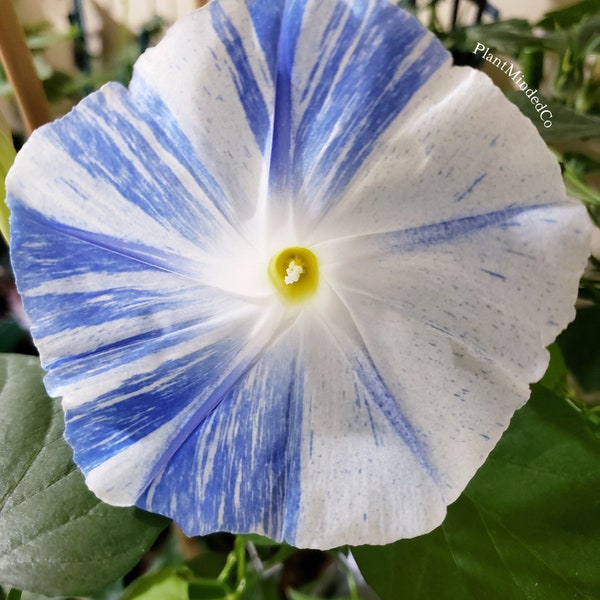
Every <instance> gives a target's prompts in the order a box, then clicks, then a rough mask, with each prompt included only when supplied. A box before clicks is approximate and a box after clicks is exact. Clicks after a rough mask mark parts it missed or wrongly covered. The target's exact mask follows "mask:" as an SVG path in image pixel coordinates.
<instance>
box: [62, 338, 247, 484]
mask: <svg viewBox="0 0 600 600" xmlns="http://www.w3.org/2000/svg"><path fill="white" fill-rule="evenodd" d="M196 336H197V333H196V332H195V331H194V330H193V329H187V330H184V331H181V332H179V333H178V335H177V337H176V339H173V336H165V337H164V338H163V339H162V340H160V342H162V344H163V346H164V345H168V346H170V347H173V348H175V347H176V346H177V345H178V344H182V343H183V342H185V341H190V340H193V339H194V338H195V337H196ZM158 346H159V347H158V348H157V347H153V346H151V345H142V346H138V347H134V348H128V349H127V352H128V353H129V354H133V356H128V357H127V360H135V359H140V358H144V357H145V356H147V355H148V354H151V353H152V352H153V351H154V352H156V351H157V350H161V349H162V350H164V347H163V348H160V343H159V344H158ZM237 354H238V348H237V345H236V344H235V343H233V342H232V341H228V340H222V341H220V342H217V343H214V344H209V345H206V346H204V347H203V348H201V349H200V350H198V351H196V352H192V353H189V354H185V355H183V356H180V357H177V358H173V359H171V360H167V361H164V362H162V363H161V364H159V365H156V366H155V368H153V370H152V371H151V372H147V373H136V374H135V375H132V376H131V377H129V378H127V379H126V380H125V381H123V382H122V383H121V385H119V386H118V387H116V388H115V389H114V390H111V391H110V392H107V393H105V394H101V395H100V396H98V397H97V398H95V399H94V400H92V401H90V402H86V403H85V404H83V405H81V406H80V407H78V408H72V409H70V410H68V411H67V412H66V415H65V420H66V429H65V435H66V437H67V439H68V440H69V442H70V443H71V444H72V445H73V447H74V448H75V458H76V462H77V464H78V465H79V466H80V467H81V468H82V469H83V470H84V471H86V472H87V471H89V470H91V469H93V468H95V467H97V466H98V465H100V464H102V463H103V462H105V461H106V460H108V459H109V458H111V457H112V456H115V455H116V454H119V453H120V452H121V451H123V450H124V449H126V448H128V447H129V446H131V445H132V444H134V443H135V442H136V441H138V440H141V439H143V438H144V437H146V436H147V435H149V434H150V433H152V432H154V431H155V430H156V429H158V428H159V427H161V426H162V425H165V424H166V423H168V422H170V421H171V420H173V419H175V418H176V417H178V416H180V415H181V413H182V412H183V411H188V410H189V411H190V413H192V414H190V415H189V417H188V418H187V419H185V423H183V424H182V426H181V428H179V429H178V433H177V435H176V436H175V437H174V438H173V439H172V440H171V442H170V444H169V447H168V448H165V449H164V452H163V456H164V460H168V459H169V458H170V456H171V454H172V453H173V452H174V451H175V450H176V449H177V448H178V447H180V446H181V444H182V443H183V442H184V441H185V440H186V439H187V437H188V436H189V435H190V433H191V431H193V429H194V428H195V427H196V426H197V425H198V424H199V423H201V422H202V421H203V420H204V419H205V418H206V417H207V416H208V415H209V414H210V413H211V412H212V411H213V410H214V408H215V407H216V406H217V405H218V404H219V403H220V401H221V400H222V399H223V394H224V393H225V392H226V391H227V390H229V389H230V388H231V387H232V385H233V384H234V383H235V382H236V381H237V380H238V379H239V377H240V376H241V374H242V372H243V371H244V370H245V369H246V368H247V365H246V364H243V363H242V364H239V360H238V356H237ZM232 364H233V365H235V366H234V367H233V368H232V367H231V365H232ZM223 373H226V375H225V376H224V377H223V379H222V380H221V381H219V378H220V377H221V374H223ZM88 376H89V375H88ZM175 384H176V385H175ZM91 414H93V415H94V418H93V419H91V418H89V415H91ZM161 466H162V464H157V465H156V469H159V468H160V467H161Z"/></svg>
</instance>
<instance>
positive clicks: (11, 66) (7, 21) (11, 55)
mask: <svg viewBox="0 0 600 600" xmlns="http://www.w3.org/2000/svg"><path fill="white" fill-rule="evenodd" d="M0 62H2V66H3V67H4V71H5V72H6V77H7V78H8V81H9V82H10V85H11V86H12V89H13V91H14V94H15V98H16V100H17V104H18V106H19V111H20V112H21V116H22V118H23V122H24V124H25V129H26V130H27V134H28V135H29V134H31V132H32V131H33V130H34V129H36V128H37V127H39V126H40V125H43V124H44V123H47V122H48V121H50V120H51V117H50V110H49V108H48V101H47V100H46V95H45V94H44V89H43V87H42V82H41V81H40V80H39V78H38V76H37V73H36V71H35V66H34V64H33V59H32V57H31V53H30V52H29V48H28V47H27V41H26V40H25V34H24V33H23V29H22V28H21V25H20V23H19V20H18V18H17V14H16V12H15V9H14V6H13V4H12V1H11V0H0Z"/></svg>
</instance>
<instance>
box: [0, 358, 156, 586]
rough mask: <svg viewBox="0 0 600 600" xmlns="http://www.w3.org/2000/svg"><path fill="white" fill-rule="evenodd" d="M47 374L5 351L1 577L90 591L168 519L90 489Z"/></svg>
mask: <svg viewBox="0 0 600 600" xmlns="http://www.w3.org/2000/svg"><path fill="white" fill-rule="evenodd" d="M42 375H43V372H42V370H41V368H40V366H39V363H38V360H37V359H36V358H34V357H27V356H20V355H16V354H5V355H0V413H1V414H2V419H1V420H0V581H2V582H3V583H5V584H9V585H13V586H15V587H18V588H20V589H23V590H29V591H32V592H37V593H41V594H47V595H51V596H55V595H85V594H88V593H91V592H94V591H97V590H99V589H100V588H103V587H104V586H106V585H107V584H109V583H110V582H112V581H114V580H116V579H118V578H119V577H120V576H122V575H123V574H124V573H126V572H127V571H128V570H129V569H130V568H131V567H132V566H133V565H134V564H135V563H136V562H137V561H138V560H139V559H140V557H141V556H142V555H143V554H144V553H145V552H146V551H147V550H148V548H149V546H150V545H151V544H152V542H153V541H154V540H155V539H156V537H157V535H158V534H159V533H160V531H161V530H162V529H163V528H164V527H165V525H166V523H167V521H166V520H165V519H163V518H159V517H156V516H154V515H150V514H149V513H145V512H143V511H141V510H138V509H135V508H115V507H112V506H108V505H107V504H104V503H102V502H100V501H99V500H98V499H97V498H96V497H95V496H94V495H93V494H92V493H91V492H90V491H89V490H88V489H87V487H86V486H85V483H84V480H83V476H82V475H81V473H80V472H79V471H78V470H77V468H76V467H75V465H74V464H73V462H72V459H71V456H72V455H71V449H70V447H69V446H68V445H67V443H66V442H65V441H64V440H63V437H62V432H63V415H62V410H61V408H60V405H59V403H58V402H57V401H55V400H51V399H50V398H48V396H47V395H46V392H45V390H44V387H43V384H42Z"/></svg>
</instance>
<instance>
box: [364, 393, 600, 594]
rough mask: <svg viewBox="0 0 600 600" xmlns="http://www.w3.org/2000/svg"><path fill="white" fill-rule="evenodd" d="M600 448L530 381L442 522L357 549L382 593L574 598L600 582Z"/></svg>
mask: <svg viewBox="0 0 600 600" xmlns="http://www.w3.org/2000/svg"><path fill="white" fill-rule="evenodd" d="M599 459H600V447H599V445H598V443H597V441H596V440H594V439H593V438H592V436H591V435H589V432H588V431H587V430H586V428H585V427H584V425H583V424H582V420H581V419H580V417H579V416H578V414H577V413H576V412H575V411H573V410H572V409H571V408H570V407H569V406H567V405H566V404H565V403H564V401H562V400H561V399H559V398H558V397H557V396H555V395H554V394H553V392H551V391H550V390H548V389H547V388H545V387H543V386H541V385H538V386H535V388H534V393H533V395H532V398H531V400H530V401H529V403H528V404H527V405H526V406H525V407H524V408H522V409H521V410H520V411H518V413H517V414H516V415H515V417H514V419H513V422H512V424H511V426H510V428H509V430H508V431H507V432H506V434H505V435H504V436H503V438H502V439H501V441H500V443H499V444H498V446H497V447H496V448H495V450H494V451H493V452H492V454H491V455H490V457H489V459H488V461H487V462H486V463H485V465H484V466H483V467H482V468H481V469H480V471H479V472H478V473H477V475H476V477H475V478H474V479H473V480H472V482H471V483H470V484H469V486H468V487H467V490H466V491H465V493H464V494H463V495H462V496H461V498H460V499H459V500H458V501H457V502H455V503H454V504H453V505H452V506H450V508H449V510H448V516H447V518H446V520H445V521H444V523H443V525H442V526H440V527H438V528H437V529H435V530H434V531H433V532H432V533H430V534H428V535H425V536H422V537H419V538H415V539H413V540H401V541H399V542H396V543H395V544H391V545H389V546H363V547H360V548H356V549H354V550H353V553H354V556H355V557H356V560H357V561H358V564H359V566H360V568H361V570H362V572H363V574H364V576H365V578H366V580H367V582H368V583H369V584H370V585H371V586H372V587H373V588H374V589H375V591H376V592H377V593H378V594H379V595H380V596H381V598H382V600H388V599H389V600H397V598H402V599H403V600H412V599H422V598H435V599H436V600H446V599H447V600H455V599H456V598H461V600H471V599H473V600H475V599H476V600H480V599H481V598H485V599H486V600H505V599H506V598H510V599H511V600H522V599H527V600H537V599H539V600H576V599H590V600H591V599H592V598H598V591H599V590H600V460H599Z"/></svg>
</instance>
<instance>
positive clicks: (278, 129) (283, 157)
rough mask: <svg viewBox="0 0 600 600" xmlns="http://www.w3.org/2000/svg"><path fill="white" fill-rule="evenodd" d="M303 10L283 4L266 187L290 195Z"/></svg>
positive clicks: (292, 3) (296, 4) (294, 5)
mask: <svg viewBox="0 0 600 600" xmlns="http://www.w3.org/2000/svg"><path fill="white" fill-rule="evenodd" d="M303 14H304V7H303V5H302V3H301V2H297V1H294V0H292V1H291V2H288V3H286V6H285V12H284V15H283V20H282V22H281V31H280V34H279V39H278V54H277V67H276V73H275V112H274V116H273V140H272V148H271V164H270V166H269V184H270V187H271V189H272V190H273V191H274V192H282V191H289V189H290V177H291V175H292V172H291V166H292V155H291V136H292V102H293V99H292V89H291V86H292V81H291V71H292V65H293V64H294V56H295V52H296V42H297V40H298V36H299V35H300V30H301V24H302V18H303Z"/></svg>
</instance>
